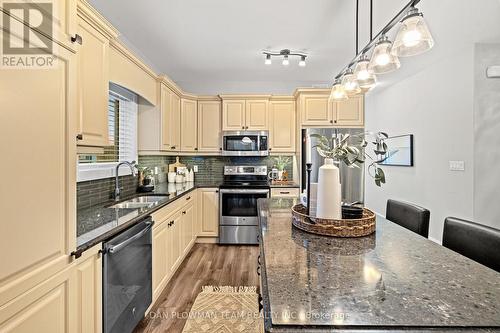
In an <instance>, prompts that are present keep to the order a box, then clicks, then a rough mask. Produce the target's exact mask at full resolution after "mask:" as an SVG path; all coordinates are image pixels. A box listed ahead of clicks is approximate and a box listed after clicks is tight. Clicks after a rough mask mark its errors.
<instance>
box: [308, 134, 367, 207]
mask: <svg viewBox="0 0 500 333" xmlns="http://www.w3.org/2000/svg"><path fill="white" fill-rule="evenodd" d="M363 132H364V129H362V128H359V129H358V128H308V129H303V130H302V151H301V152H302V154H301V156H302V167H301V189H302V190H304V189H305V188H306V155H307V154H306V150H307V149H308V148H307V147H314V145H315V144H316V139H314V138H311V139H310V140H311V143H310V144H309V145H308V144H307V140H308V138H309V135H310V134H321V135H324V136H326V137H328V138H331V137H332V136H333V135H335V134H336V133H339V134H340V133H349V134H351V135H354V134H362V133H363ZM310 156H311V162H312V172H311V183H317V182H318V169H319V167H320V166H322V165H323V160H324V158H323V157H321V156H320V155H319V154H318V152H317V151H316V148H312V149H311V155H310ZM340 182H341V184H342V202H345V203H352V202H355V201H359V202H364V201H365V168H364V166H361V167H360V168H359V169H358V168H349V167H347V166H346V165H345V164H344V163H341V164H340Z"/></svg>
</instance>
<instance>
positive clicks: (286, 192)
mask: <svg viewBox="0 0 500 333" xmlns="http://www.w3.org/2000/svg"><path fill="white" fill-rule="evenodd" d="M280 194H290V192H289V191H284V192H280Z"/></svg>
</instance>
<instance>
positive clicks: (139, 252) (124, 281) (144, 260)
mask: <svg viewBox="0 0 500 333" xmlns="http://www.w3.org/2000/svg"><path fill="white" fill-rule="evenodd" d="M153 223H154V222H153V221H152V220H151V218H150V217H148V218H145V219H144V220H142V221H140V222H139V223H137V224H136V225H134V226H133V227H131V228H129V229H127V230H125V231H123V232H122V233H120V234H118V235H117V236H115V237H114V238H112V239H110V240H109V241H107V242H105V243H103V251H102V252H103V326H104V327H103V331H104V332H105V333H129V332H132V331H133V330H134V328H135V327H136V326H137V324H138V323H139V321H141V319H142V318H143V317H144V314H145V312H146V309H147V308H148V307H149V305H150V304H151V298H152V286H151V266H152V262H151V260H152V258H151V243H152V240H151V228H152V226H153Z"/></svg>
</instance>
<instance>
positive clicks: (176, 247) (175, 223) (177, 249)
mask: <svg viewBox="0 0 500 333" xmlns="http://www.w3.org/2000/svg"><path fill="white" fill-rule="evenodd" d="M171 222H172V225H171V226H170V229H169V233H170V235H169V244H170V247H169V250H170V251H169V252H170V260H169V263H171V266H170V271H171V272H174V270H175V268H177V266H178V265H179V264H180V261H181V258H182V256H181V254H182V252H181V248H182V247H183V241H182V238H181V232H182V226H181V224H182V213H181V212H178V213H176V214H175V215H174V216H173V217H172V219H171ZM182 250H183V249H182Z"/></svg>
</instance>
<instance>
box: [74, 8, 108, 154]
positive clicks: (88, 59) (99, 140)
mask: <svg viewBox="0 0 500 333" xmlns="http://www.w3.org/2000/svg"><path fill="white" fill-rule="evenodd" d="M78 34H79V35H80V36H81V37H82V45H81V46H80V48H79V50H78V53H77V62H78V111H79V117H78V118H79V141H78V144H79V145H82V146H108V145H109V138H108V92H109V77H108V73H109V71H108V63H109V39H108V37H107V36H106V35H104V34H103V33H102V32H100V31H99V30H98V29H97V28H95V27H94V26H92V25H91V24H89V23H88V22H87V21H85V20H84V19H83V18H81V17H78Z"/></svg>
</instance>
